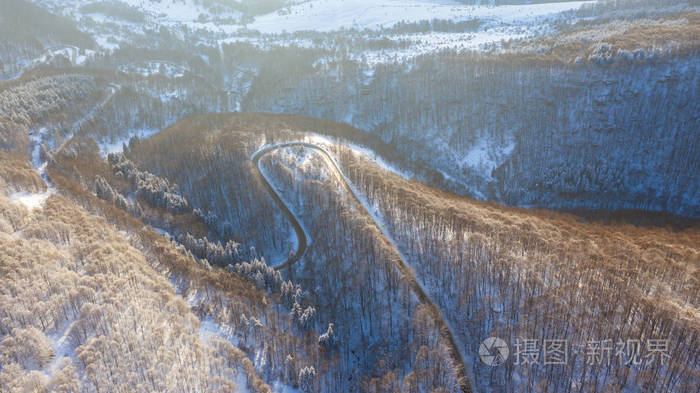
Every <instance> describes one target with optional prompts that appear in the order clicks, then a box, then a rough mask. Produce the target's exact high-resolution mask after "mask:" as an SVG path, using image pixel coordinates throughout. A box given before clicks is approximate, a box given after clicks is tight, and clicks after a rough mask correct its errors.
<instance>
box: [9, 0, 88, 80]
mask: <svg viewBox="0 0 700 393" xmlns="http://www.w3.org/2000/svg"><path fill="white" fill-rule="evenodd" d="M64 45H73V46H81V47H84V48H89V47H92V46H93V40H92V38H91V37H90V35H88V34H85V33H84V32H81V31H80V30H78V29H77V28H76V25H75V22H74V21H72V20H70V19H67V18H61V17H58V16H56V15H54V14H51V13H49V12H48V11H46V10H45V9H43V8H41V7H38V6H36V5H34V4H32V3H31V2H28V1H25V0H3V1H1V2H0V80H4V79H6V78H8V77H14V76H16V75H17V74H20V73H21V71H22V69H23V68H25V67H27V66H28V65H31V63H32V61H34V60H35V59H37V58H38V57H40V56H41V55H42V54H44V53H45V51H46V50H47V49H49V48H52V47H57V46H64ZM69 60H70V59H65V61H66V62H69ZM68 64H70V63H68Z"/></svg>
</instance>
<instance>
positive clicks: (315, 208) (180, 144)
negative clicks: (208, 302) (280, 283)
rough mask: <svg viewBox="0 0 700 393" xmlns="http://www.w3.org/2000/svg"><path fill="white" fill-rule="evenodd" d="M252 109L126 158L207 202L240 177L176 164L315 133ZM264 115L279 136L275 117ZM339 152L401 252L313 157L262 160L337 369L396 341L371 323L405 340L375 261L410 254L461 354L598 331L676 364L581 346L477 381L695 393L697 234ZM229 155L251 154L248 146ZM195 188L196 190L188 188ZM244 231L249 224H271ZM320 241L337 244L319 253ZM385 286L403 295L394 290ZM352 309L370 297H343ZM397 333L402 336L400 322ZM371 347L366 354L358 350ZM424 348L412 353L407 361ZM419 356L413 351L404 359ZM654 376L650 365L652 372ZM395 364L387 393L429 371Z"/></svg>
mask: <svg viewBox="0 0 700 393" xmlns="http://www.w3.org/2000/svg"><path fill="white" fill-rule="evenodd" d="M250 118H251V117H250V116H246V115H232V116H230V117H229V118H226V117H224V116H211V117H206V116H205V117H199V118H195V119H190V120H188V121H185V122H182V124H177V125H176V126H174V127H171V128H169V129H167V130H166V131H164V132H163V133H161V134H159V135H157V136H156V137H154V138H152V139H149V140H146V141H143V142H141V143H140V144H138V145H136V146H135V147H134V148H132V149H130V152H129V156H130V157H131V158H132V159H133V160H134V161H135V162H137V163H141V164H142V165H144V166H145V167H151V168H152V170H154V171H155V172H158V173H164V174H167V175H168V176H169V177H170V178H172V179H177V181H178V183H179V184H181V185H182V187H183V190H196V192H195V191H185V194H186V195H187V194H189V193H192V195H197V198H198V199H199V200H207V195H208V194H209V195H217V194H218V193H219V192H220V191H219V190H220V189H221V188H222V187H229V184H231V182H232V181H233V180H232V179H235V178H236V177H237V176H240V175H237V176H234V175H230V174H229V176H227V174H226V173H225V172H224V171H221V172H220V171H205V172H201V171H199V170H198V171H192V168H197V167H199V165H188V166H187V169H185V168H184V167H180V166H179V165H173V164H172V163H176V162H183V161H188V162H207V163H208V164H207V165H206V166H205V167H209V168H215V167H224V168H231V167H233V166H232V163H233V162H235V160H234V159H232V157H233V156H230V155H229V156H222V155H221V154H220V153H219V152H220V151H237V150H240V149H241V148H242V147H243V146H247V149H248V151H249V152H250V151H252V150H254V149H255V148H256V146H258V145H261V144H263V143H280V142H284V141H288V140H308V138H309V135H308V134H305V133H304V131H305V130H313V129H314V128H315V126H313V125H312V124H313V122H312V121H310V120H309V121H308V122H307V123H306V124H307V125H308V126H306V127H305V126H304V123H303V122H299V121H297V120H294V118H293V117H284V116H273V117H269V118H267V119H266V120H263V119H265V116H262V115H259V116H257V119H258V121H257V122H249V120H250ZM275 123H277V127H278V128H277V129H276V130H275V128H273V126H272V124H275ZM251 124H252V125H251ZM339 128H342V127H339ZM192 138H198V140H199V144H197V145H195V144H193V143H191V142H190V141H191V140H192ZM202 142H205V143H202ZM321 143H322V144H323V142H321ZM343 146H344V144H343V143H338V144H330V145H328V148H329V149H331V151H332V152H334V155H335V156H336V157H337V159H338V160H339V162H340V163H341V166H342V168H343V171H344V172H345V173H346V174H347V175H348V176H349V177H350V179H351V180H352V182H353V184H355V186H356V187H357V188H358V189H359V191H360V192H361V193H362V194H363V195H365V196H366V197H367V199H368V201H369V205H370V206H373V209H374V211H375V212H376V214H378V216H379V217H381V219H382V220H383V221H382V222H384V223H385V224H386V228H387V230H388V231H389V232H390V233H391V234H392V236H393V237H394V239H395V240H396V241H397V245H398V249H396V250H395V249H394V248H393V246H392V245H385V246H382V245H381V244H378V245H372V244H373V243H375V242H376V240H373V239H377V238H381V235H380V232H379V231H377V230H376V229H374V227H373V226H372V224H371V223H370V222H369V221H367V219H368V217H367V216H364V214H363V213H362V212H361V211H360V210H358V209H357V206H356V204H355V202H353V201H352V199H348V198H349V196H348V195H347V192H346V191H344V189H343V188H342V187H340V186H339V185H338V184H337V183H336V182H337V180H334V176H333V175H332V174H331V173H330V172H327V165H325V164H324V163H323V161H321V160H319V157H318V156H317V155H316V154H315V153H313V152H310V151H307V150H305V149H304V148H286V149H282V150H279V151H277V152H275V153H274V154H270V155H269V156H266V157H265V158H264V160H263V161H262V165H263V168H264V171H265V172H266V173H268V175H269V176H270V178H271V179H272V182H273V184H274V185H275V187H277V188H278V189H279V190H281V192H282V193H283V194H284V197H285V199H286V200H287V201H289V202H290V203H291V206H292V207H293V210H294V211H295V212H298V213H300V216H301V220H302V221H303V225H304V228H305V231H306V232H308V233H309V236H310V238H311V242H312V243H311V244H312V245H311V247H310V249H309V251H307V253H306V254H305V255H304V257H303V258H302V260H301V261H300V262H299V263H297V264H296V265H294V267H293V269H292V270H290V272H289V274H291V275H292V276H293V277H295V280H298V281H299V282H300V283H302V285H303V286H304V287H308V288H314V289H315V290H314V295H313V298H314V304H316V305H317V306H318V308H317V309H316V310H317V313H318V315H319V322H321V326H325V324H326V323H333V324H334V332H335V333H336V334H337V335H338V337H339V346H340V348H341V353H342V354H343V356H342V357H341V358H340V363H338V365H339V366H340V369H341V370H345V369H346V368H347V367H349V366H350V365H352V364H353V362H352V359H353V358H352V356H350V357H349V360H348V359H347V358H346V357H347V356H349V355H348V354H347V351H350V353H351V354H352V353H353V352H352V351H353V350H354V351H355V353H354V355H356V356H360V359H361V360H359V361H358V363H361V364H362V363H366V362H372V360H371V359H375V358H376V356H377V354H378V353H384V352H383V351H380V352H377V350H378V349H379V348H386V350H387V351H388V353H391V351H392V348H394V347H393V346H394V345H396V344H397V343H394V342H393V339H394V338H393V337H394V336H393V335H392V336H390V337H387V336H385V335H384V333H381V332H387V331H395V330H396V329H397V328H398V329H399V340H400V341H399V342H403V340H402V339H400V337H401V334H404V333H401V332H402V330H401V327H402V326H404V324H405V323H406V322H405V320H401V319H399V320H394V317H391V318H389V319H384V317H388V315H387V314H386V312H385V311H383V310H395V311H396V307H408V305H409V304H410V302H409V303H403V301H402V300H399V299H404V297H403V296H405V295H401V291H403V290H404V289H401V288H402V286H403V285H404V284H402V282H404V281H403V279H401V277H400V276H397V277H394V278H391V279H389V277H391V275H388V274H390V272H391V271H392V269H393V268H392V267H391V264H390V263H389V264H387V261H386V260H384V258H387V257H388V258H390V259H391V258H392V257H391V255H396V254H394V253H395V252H397V251H398V252H401V253H403V254H404V255H406V256H407V257H408V260H409V262H410V263H411V267H412V268H414V269H415V270H416V276H417V277H418V279H419V281H421V282H422V283H423V284H424V285H425V287H426V288H427V291H428V292H429V294H430V296H432V297H433V298H434V299H435V300H436V302H437V304H438V305H439V306H440V308H441V309H442V310H443V311H444V312H445V314H446V317H447V319H448V321H449V322H450V324H451V325H452V326H454V327H456V328H455V331H456V334H457V335H458V336H459V339H460V341H461V342H462V343H463V345H464V347H463V351H464V353H467V354H476V353H478V344H479V343H480V342H481V340H483V339H484V338H486V337H488V336H498V337H503V338H507V339H508V340H509V342H510V343H515V342H516V340H518V339H523V338H541V339H567V340H568V342H569V343H571V345H584V346H585V343H586V342H588V341H590V340H595V339H601V340H603V339H610V340H613V341H614V342H616V343H617V342H618V341H620V340H622V341H624V340H628V339H629V340H639V341H640V342H644V340H647V339H650V338H651V339H662V338H670V344H669V345H670V349H669V350H670V351H671V352H672V353H673V357H672V359H671V360H670V361H669V362H668V363H664V364H656V363H655V364H654V367H653V368H651V369H650V368H645V367H646V366H644V365H638V364H634V365H630V364H629V363H625V361H626V360H627V359H626V358H620V357H616V358H615V361H614V362H612V363H610V365H603V364H597V363H594V364H591V363H590V362H588V361H587V360H586V356H585V347H584V349H580V352H577V353H578V355H576V356H574V357H573V358H572V359H571V360H570V364H569V367H567V368H552V367H551V366H549V367H546V366H536V365H535V366H532V367H523V366H520V367H518V366H517V365H515V364H509V365H508V366H507V367H506V368H504V369H496V370H494V369H493V368H491V367H489V366H484V365H481V364H480V363H479V362H478V361H475V362H473V366H470V371H471V372H472V373H473V377H474V380H475V381H476V382H475V383H476V386H477V388H478V387H481V388H483V389H488V390H493V391H499V392H500V391H503V392H508V391H519V390H524V391H527V390H528V389H535V390H544V391H560V390H562V389H563V390H566V389H568V388H576V389H584V390H593V389H596V386H597V389H603V390H604V389H613V390H615V389H622V388H623V387H625V388H628V389H636V388H639V387H642V386H644V387H646V388H649V387H650V386H653V387H654V388H653V390H661V391H663V390H668V389H670V390H673V391H680V392H690V391H692V386H694V385H695V384H696V382H697V381H696V380H695V379H694V378H695V377H694V376H693V373H692V371H690V369H689V368H688V367H690V368H692V367H693V366H689V365H692V364H694V363H693V362H696V360H695V359H697V357H698V354H697V351H696V349H695V348H696V347H697V346H696V345H694V343H695V342H696V341H697V335H698V325H697V317H698V310H697V304H698V302H699V299H697V294H698V293H700V292H699V291H698V288H697V277H696V276H697V264H698V263H699V262H700V250H698V248H697V244H698V239H699V236H700V235H699V234H698V232H697V228H695V227H691V228H689V229H685V230H683V231H681V232H678V231H676V230H670V229H669V230H667V229H661V228H636V227H632V226H629V225H613V226H604V225H600V224H592V223H581V222H578V221H577V220H576V219H575V218H574V217H572V216H567V215H562V214H555V213H549V212H544V211H533V212H530V211H526V210H522V209H508V208H503V207H500V206H496V205H492V204H484V203H481V202H476V201H473V200H468V199H464V198H459V197H456V196H454V195H449V194H445V193H443V192H440V191H437V190H435V189H432V188H430V187H427V186H424V185H421V184H420V183H417V182H409V181H406V180H404V179H402V178H401V177H399V176H396V175H389V174H388V173H387V172H386V171H385V170H383V169H381V168H379V167H377V166H376V164H374V163H371V162H368V161H367V158H366V157H367V156H366V154H365V153H361V154H360V153H357V152H355V153H353V150H351V149H347V148H345V147H343ZM163 156H168V157H176V158H177V159H176V160H173V161H164V160H162V159H160V158H159V157H163ZM239 157H241V160H243V162H248V159H249V158H248V156H247V155H246V154H240V155H239ZM202 174H204V175H203V176H202ZM194 181H196V182H197V183H196V184H197V187H196V188H193V187H192V185H191V184H194V183H193V182H194ZM255 183H256V182H255V181H253V182H252V184H255ZM255 187H258V186H255ZM255 187H253V189H252V190H251V189H250V187H248V189H245V190H238V194H242V193H243V194H245V193H251V192H254V191H253V190H254V189H255ZM336 195H337V196H336ZM238 197H241V196H240V195H239V196H238ZM336 198H339V199H336ZM211 206H212V207H214V208H215V209H219V210H215V211H226V210H227V209H228V207H226V206H225V205H219V207H216V205H211ZM353 206H355V207H353ZM266 220H268V219H267V218H265V221H266ZM358 221H359V223H356V222H358ZM240 225H245V223H240ZM247 225H250V227H249V228H250V229H251V230H253V231H257V229H256V228H259V227H261V226H264V225H267V224H265V223H264V222H250V223H248V224H247ZM357 225H359V226H360V227H361V228H363V230H362V231H361V232H355V230H354V229H353V228H354V227H355V226H357ZM348 239H350V241H349V242H348ZM328 244H331V245H332V246H331V247H330V248H326V245H328ZM349 244H353V245H357V244H361V245H362V246H361V247H359V248H360V249H362V250H366V249H370V250H373V249H374V250H378V251H375V252H379V254H378V255H375V256H372V254H363V253H362V252H360V251H359V250H358V249H357V247H351V248H346V247H347V245H349ZM387 246H388V247H389V248H388V249H384V248H383V247H387ZM328 250H333V251H332V252H329V251H328ZM382 260H384V262H381V261H382ZM377 263H379V265H378V266H377V267H374V266H375V264H377ZM297 265H298V266H297ZM378 268H380V269H379V270H375V269H378ZM383 275H388V276H386V277H387V279H389V281H388V282H386V283H384V282H385V281H384V280H385V279H384V278H383V277H384V276H383ZM363 278H366V279H368V280H369V281H366V282H365V281H363V280H362V279H363ZM392 282H393V284H392ZM349 283H352V284H351V285H349ZM394 290H398V292H396V294H395V295H392V293H394V292H393V291H394ZM338 296H340V297H338ZM365 296H367V298H365ZM393 299H396V300H393ZM385 302H388V303H385ZM394 302H397V303H396V304H393V303H394ZM343 304H345V305H347V306H346V307H342V305H343ZM357 304H359V305H365V306H363V307H360V309H355V308H354V307H352V306H351V305H357ZM392 304H393V305H392ZM339 307H341V308H340V309H339ZM348 307H349V308H348ZM410 310H411V307H408V308H406V311H403V312H400V313H401V314H402V315H411V313H412V312H411V311H410ZM414 312H415V311H414ZM354 313H357V314H354ZM407 313H408V314H407ZM402 321H403V322H402ZM358 323H359V325H356V324H358ZM414 324H415V322H414ZM374 326H376V327H374ZM392 326H394V327H393V328H392ZM407 326H408V327H409V330H408V331H409V332H410V331H411V328H410V326H411V325H407ZM416 328H417V327H416ZM375 329H379V330H375ZM386 329H389V330H386ZM364 332H367V336H366V338H363V337H365V336H364ZM680 332H683V333H682V334H681V333H680ZM377 334H378V335H379V336H378V337H381V340H380V341H379V342H378V343H377V344H375V345H370V344H369V343H364V344H363V345H359V346H353V341H354V340H360V342H362V340H365V339H370V338H371V339H373V340H376V339H377ZM408 334H409V337H413V338H412V339H411V340H409V342H413V340H415V339H416V337H417V336H415V334H416V333H408ZM410 334H413V336H410ZM367 345H370V348H372V349H371V350H369V351H367V352H361V351H358V349H359V348H367ZM428 347H429V348H430V346H428ZM365 351H366V349H365ZM394 351H396V349H394ZM419 355H420V350H419V351H418V353H416V355H415V356H419ZM425 355H427V356H429V357H430V358H431V359H433V360H431V361H430V362H429V363H428V364H431V365H437V364H439V360H437V359H438V358H432V357H431V356H435V355H428V354H423V355H420V356H425ZM412 356H414V355H412ZM416 359H417V358H416ZM392 362H393V361H392V358H391V357H386V358H383V360H382V361H381V362H380V363H378V364H383V365H384V366H382V367H390V365H391V364H392ZM435 362H437V363H435ZM419 364H421V363H419V362H418V361H417V360H416V363H415V365H414V367H418V365H419ZM647 365H648V364H647ZM375 367H376V366H375ZM431 367H432V366H431ZM652 369H653V370H657V371H656V372H650V370H652ZM401 370H402V369H401V368H398V369H397V372H398V373H397V375H398V376H399V379H395V381H396V382H394V383H395V384H397V385H396V386H403V387H405V386H410V384H411V383H412V382H411V381H412V378H414V376H418V375H424V374H422V373H423V371H419V370H416V369H415V368H414V369H413V372H412V373H408V374H403V375H404V377H403V379H401V378H400V376H401V375H402V373H406V372H407V371H403V372H402V371H401ZM430 372H431V371H429V373H430ZM377 373H378V375H379V376H381V375H384V377H381V378H380V379H381V380H382V381H384V382H382V383H388V381H389V380H391V379H386V378H388V377H387V375H388V374H384V373H385V372H378V370H377V369H376V368H375V369H374V371H372V374H373V375H377ZM423 383H424V382H423ZM379 390H380V391H381V389H379Z"/></svg>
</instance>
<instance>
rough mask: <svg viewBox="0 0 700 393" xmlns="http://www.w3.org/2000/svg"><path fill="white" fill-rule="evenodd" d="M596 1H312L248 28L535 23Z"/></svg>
mask: <svg viewBox="0 0 700 393" xmlns="http://www.w3.org/2000/svg"><path fill="white" fill-rule="evenodd" d="M594 2H595V1H571V2H563V3H562V2H559V3H545V4H530V5H503V6H496V7H489V6H472V5H465V4H460V3H457V2H455V1H450V0H432V1H431V0H312V1H309V2H306V3H302V4H298V5H295V6H292V7H290V8H289V9H288V10H289V11H288V12H275V13H270V14H267V15H263V16H260V17H258V18H256V19H255V22H254V23H252V24H250V25H249V26H248V28H250V29H253V30H258V31H260V32H262V33H282V32H284V31H286V32H294V31H302V30H315V31H334V30H339V29H340V28H352V27H354V28H359V29H364V28H367V29H378V28H381V27H390V26H392V25H394V24H395V23H397V22H401V21H404V22H419V21H422V20H432V19H445V20H453V21H463V20H470V19H475V18H478V19H485V20H490V21H494V22H500V23H507V24H515V23H528V22H534V21H535V20H537V19H538V18H542V17H548V16H552V15H554V14H557V13H560V12H564V11H569V10H575V9H578V8H580V7H581V6H582V5H583V4H586V3H594Z"/></svg>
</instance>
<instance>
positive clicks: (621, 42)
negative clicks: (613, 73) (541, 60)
mask: <svg viewBox="0 0 700 393" xmlns="http://www.w3.org/2000/svg"><path fill="white" fill-rule="evenodd" d="M698 49H700V14H698V13H697V12H695V11H692V12H682V13H677V14H671V15H665V16H662V17H657V18H642V19H629V20H628V19H615V20H609V19H602V20H600V19H598V20H594V21H583V22H579V23H578V24H576V25H574V26H573V27H572V28H571V29H569V30H566V31H564V32H560V33H557V34H553V35H551V36H548V37H544V38H540V39H536V40H534V41H528V42H524V43H522V44H518V45H516V46H514V47H513V48H512V49H511V51H514V52H516V53H517V54H518V55H522V54H525V55H535V54H538V56H540V57H542V56H545V57H549V58H550V59H552V60H554V59H556V60H558V61H563V62H565V63H571V62H574V61H577V59H579V60H578V62H599V61H607V60H615V59H617V60H633V59H637V60H642V59H647V58H653V57H657V56H668V55H674V56H689V55H692V54H696V53H697V52H698ZM635 51H639V52H637V54H636V57H635V53H634V52H635ZM509 52H510V51H509ZM625 56H626V57H625Z"/></svg>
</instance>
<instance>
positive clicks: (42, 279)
mask: <svg viewBox="0 0 700 393" xmlns="http://www.w3.org/2000/svg"><path fill="white" fill-rule="evenodd" d="M0 223H1V224H2V225H0V227H1V228H2V233H0V238H1V240H0V247H1V248H2V251H1V252H0V255H2V263H1V264H0V269H1V270H2V274H1V275H0V276H1V277H2V286H1V288H2V289H0V302H2V304H3V306H2V307H0V310H1V311H0V313H1V315H0V321H1V322H0V334H2V336H3V339H2V343H1V344H0V358H1V359H2V364H3V368H2V371H1V372H0V390H2V391H7V392H19V391H27V390H31V391H36V392H41V391H93V390H94V389H97V390H108V391H124V392H126V391H151V390H169V391H187V390H189V389H195V390H213V391H231V390H232V389H235V384H234V383H233V382H232V379H234V377H235V375H236V374H237V373H238V369H239V367H240V369H242V370H244V369H245V365H244V363H242V362H241V360H242V358H243V357H244V356H240V355H239V356H238V357H236V356H234V355H233V354H234V353H235V349H233V348H232V347H231V346H230V344H227V346H226V347H225V348H226V349H225V350H224V347H221V346H219V347H215V346H212V345H210V344H208V343H206V342H204V341H203V340H201V339H200V337H199V332H198V328H199V324H200V322H199V319H198V318H197V317H196V315H195V314H194V313H193V312H192V311H190V308H189V306H188V304H187V303H186V302H185V301H184V299H183V298H182V297H180V296H178V295H177V294H176V293H175V290H174V288H173V286H172V285H171V284H170V282H168V280H167V279H165V278H164V277H163V276H162V275H161V274H159V272H158V271H156V270H155V269H154V268H153V267H152V266H151V263H152V262H151V261H149V260H152V259H153V258H152V257H149V256H147V255H146V254H144V253H143V252H142V251H140V250H138V249H136V248H135V247H134V246H133V245H132V242H133V239H130V238H129V237H128V236H125V235H124V234H123V233H120V232H118V231H117V230H116V229H114V228H112V227H111V226H110V225H108V223H107V222H106V221H105V220H104V219H102V218H98V217H95V216H92V215H89V214H88V213H87V212H85V211H84V210H82V209H80V208H78V207H76V206H75V205H73V204H72V203H71V202H70V201H68V200H66V199H65V198H61V197H51V198H49V199H48V200H47V202H46V203H45V205H44V206H43V208H42V209H37V210H33V211H31V212H30V211H28V210H27V209H25V208H23V207H22V206H20V205H16V204H14V203H12V202H10V201H9V200H7V199H5V198H4V197H0ZM149 262H151V263H149ZM48 337H53V339H54V340H57V341H55V342H54V341H51V340H49V338H48ZM71 352H74V355H73V357H69V358H62V359H59V358H58V356H59V355H60V356H63V355H65V354H68V353H71ZM137 370H138V371H137ZM244 371H245V372H246V373H248V374H249V375H251V377H254V373H253V374H251V372H252V371H251V370H244Z"/></svg>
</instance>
